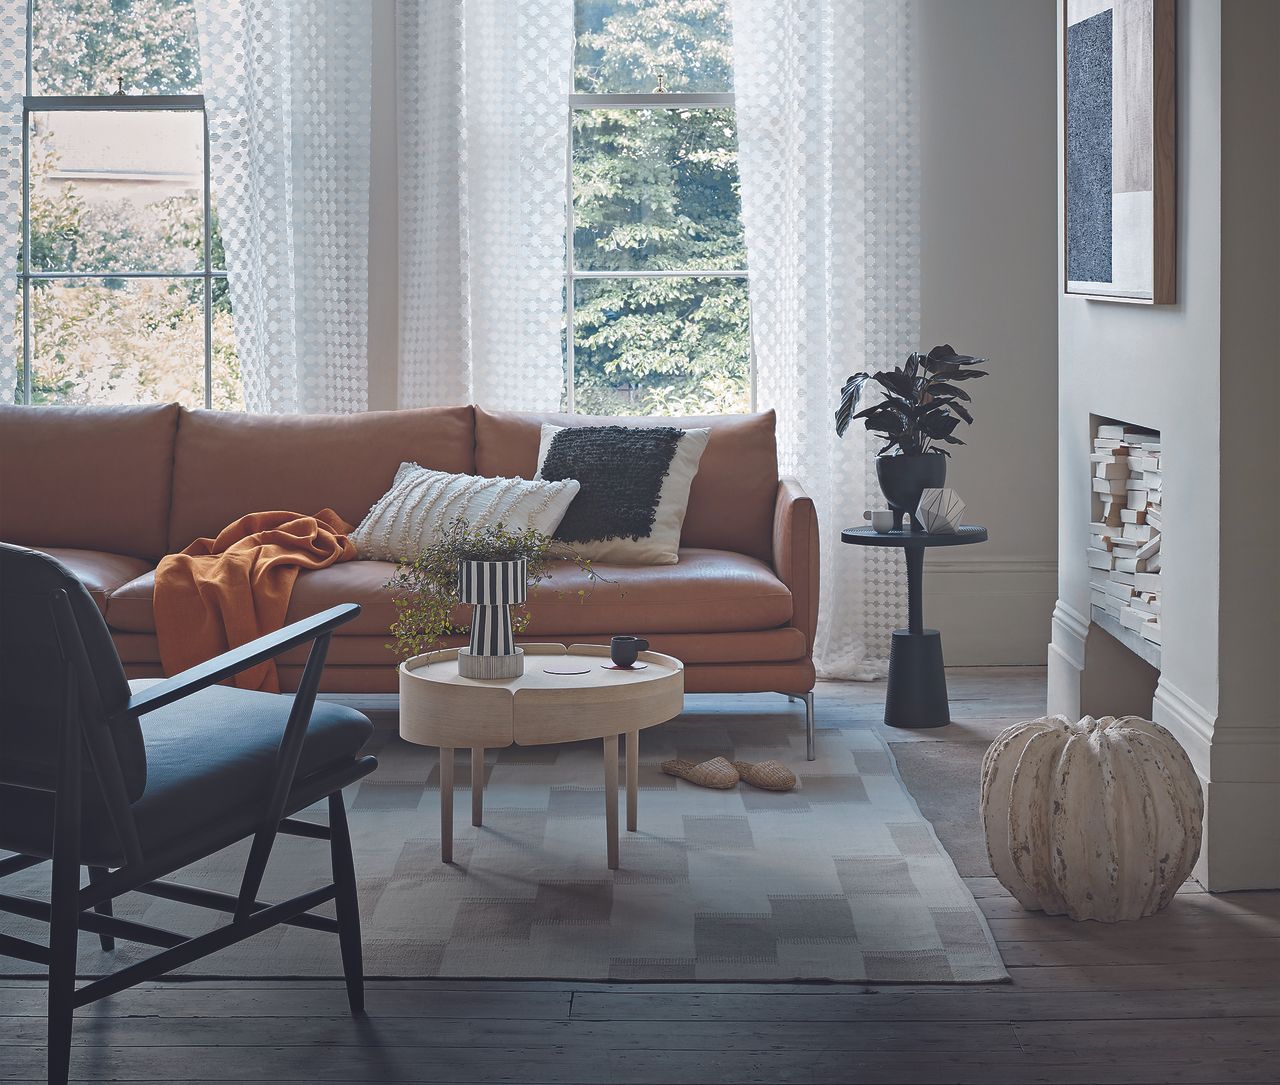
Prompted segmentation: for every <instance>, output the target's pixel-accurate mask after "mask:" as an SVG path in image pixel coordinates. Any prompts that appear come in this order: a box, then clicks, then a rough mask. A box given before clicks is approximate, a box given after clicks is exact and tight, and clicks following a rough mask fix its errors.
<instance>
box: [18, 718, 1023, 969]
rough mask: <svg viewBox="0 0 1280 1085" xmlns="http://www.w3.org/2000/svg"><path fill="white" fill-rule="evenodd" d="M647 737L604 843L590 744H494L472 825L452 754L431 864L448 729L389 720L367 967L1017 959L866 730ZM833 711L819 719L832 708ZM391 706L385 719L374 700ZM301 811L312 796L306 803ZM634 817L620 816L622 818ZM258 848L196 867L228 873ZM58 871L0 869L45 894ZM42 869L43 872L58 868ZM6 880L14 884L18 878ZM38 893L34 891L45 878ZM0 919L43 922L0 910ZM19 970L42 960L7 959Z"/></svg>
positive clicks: (222, 963) (178, 925)
mask: <svg viewBox="0 0 1280 1085" xmlns="http://www.w3.org/2000/svg"><path fill="white" fill-rule="evenodd" d="M688 703H689V706H690V710H689V711H687V712H686V713H685V714H684V715H683V716H681V717H679V718H678V719H676V720H674V721H672V722H671V723H668V724H666V725H664V726H662V727H657V728H653V729H651V730H649V731H646V732H644V733H643V734H642V735H641V747H640V752H641V766H640V804H639V832H636V833H627V832H625V831H624V832H623V833H622V837H623V839H622V843H621V868H620V869H619V870H617V871H613V872H611V871H609V870H608V868H607V866H606V862H605V839H604V835H605V834H604V814H603V807H604V790H603V783H602V770H601V758H600V745H599V743H597V742H591V743H580V744H575V745H564V746H545V747H532V748H519V747H513V748H510V749H506V750H500V751H492V750H491V751H489V755H488V760H487V764H486V776H487V781H488V782H487V786H486V790H485V824H484V826H483V827H481V828H478V829H477V828H473V827H472V826H471V825H470V823H469V822H470V817H469V813H470V795H469V780H470V770H469V764H468V755H466V754H459V757H458V763H457V772H456V779H457V781H458V784H457V791H458V793H457V795H456V805H455V846H454V858H455V862H454V863H453V864H452V865H449V866H446V865H444V864H442V863H441V862H440V840H439V813H438V802H439V765H438V763H437V758H436V753H435V751H434V750H430V749H425V748H421V747H415V746H410V745H408V744H406V743H404V742H402V741H401V740H400V739H399V737H398V736H397V735H396V734H395V732H394V729H393V728H392V727H380V728H379V731H378V733H377V734H376V735H375V737H374V740H373V750H372V752H374V753H376V754H377V755H378V757H379V759H380V762H381V764H380V767H379V769H378V771H377V772H376V773H374V774H373V776H371V777H369V778H367V779H366V780H364V781H363V782H362V783H361V784H359V785H358V786H357V787H355V788H353V789H352V790H351V792H350V793H349V794H348V796H347V801H348V805H349V807H350V811H351V821H352V831H353V836H354V842H355V850H356V867H357V872H358V875H359V878H360V883H361V893H360V896H361V913H362V916H363V921H364V936H365V938H364V941H365V965H366V971H367V973H368V974H369V975H370V976H393V977H470V978H517V977H540V978H548V979H575V980H624V981H642V980H659V981H668V982H670V981H680V980H700V981H709V980H729V981H732V980H740V981H755V982H762V981H763V982H768V981H795V980H828V981H844V982H873V983H987V982H998V981H1001V980H1005V979H1007V978H1008V974H1007V973H1006V972H1005V970H1004V967H1003V965H1002V963H1001V960H1000V957H999V954H998V953H997V951H996V948H995V945H994V943H993V941H992V938H991V935H990V932H989V930H988V929H987V926H986V923H985V921H984V920H983V918H982V914H981V912H980V911H979V909H978V907H977V905H976V903H975V902H974V899H973V897H972V895H971V894H970V893H969V891H968V889H966V887H965V885H964V883H963V882H962V881H961V880H960V878H959V876H958V875H957V873H956V870H955V867H954V865H953V864H952V862H951V859H950V858H949V857H948V856H947V854H946V852H945V851H944V850H943V849H942V847H941V846H940V845H939V843H938V841H937V838H936V837H935V836H934V833H933V830H932V828H931V827H930V825H929V823H928V822H927V821H925V820H924V819H923V818H922V817H921V815H920V812H919V810H918V809H917V807H916V804H915V802H914V800H913V799H912V798H911V796H910V795H909V794H908V793H907V792H906V790H905V789H904V787H903V786H902V783H901V782H900V780H899V779H898V776H897V774H896V771H895V767H894V764H893V759H892V757H891V755H890V753H889V750H888V748H887V747H886V746H885V745H884V743H883V742H882V741H881V740H880V738H879V737H878V736H877V735H876V734H875V733H874V732H873V731H872V730H870V729H868V728H866V727H857V726H850V727H848V728H827V729H825V730H820V731H819V742H818V750H819V759H818V760H817V761H815V762H807V761H805V759H804V732H803V724H802V718H801V716H800V714H799V713H798V712H797V711H795V710H794V709H793V710H791V711H788V710H787V708H786V705H785V702H783V701H781V699H780V698H772V699H763V698H761V699H752V700H749V701H748V700H746V699H733V698H714V699H713V698H695V699H690V701H689V702H688ZM820 718H821V717H820ZM384 722H386V721H384ZM717 755H721V756H725V757H728V758H730V759H731V760H732V759H739V760H748V761H758V760H764V759H766V758H777V759H779V760H781V761H783V762H785V763H786V764H787V765H789V766H790V767H791V768H793V769H794V770H795V771H796V773H797V774H798V775H799V777H800V786H799V787H798V788H797V789H796V790H795V791H793V792H790V793H787V794H773V793H769V792H764V791H757V790H754V789H752V788H750V787H748V786H747V785H745V784H743V785H740V786H739V787H738V788H737V789H736V790H733V791H727V792H720V791H708V790H704V789H701V788H697V787H694V786H692V785H691V784H688V783H685V782H684V781H677V780H675V779H673V778H672V777H669V776H665V775H663V774H662V773H661V771H660V770H659V767H658V766H659V763H660V762H661V761H663V760H665V759H667V758H670V757H682V758H684V759H686V760H689V761H693V762H698V761H702V760H705V759H706V758H709V757H714V756H717ZM304 816H308V815H304ZM623 824H624V825H625V820H624V821H623ZM244 853H245V849H244V848H243V847H236V848H232V849H228V850H227V851H225V852H222V853H220V854H218V855H216V856H214V857H212V858H210V859H209V860H206V861H205V862H203V863H200V864H198V865H197V866H195V867H193V868H191V869H190V870H188V871H187V872H186V873H185V874H184V880H187V881H189V882H192V883H193V884H198V885H207V886H210V887H213V888H218V889H222V890H225V891H230V892H234V891H235V888H236V885H237V879H238V876H239V871H240V870H241V866H242V863H243V859H244ZM327 864H328V849H327V846H326V845H325V844H324V843H323V842H319V841H307V840H300V839H297V838H285V837H282V838H280V839H279V841H278V842H277V844H276V852H275V854H274V855H273V857H272V862H271V865H270V868H269V871H268V878H267V882H266V884H265V886H264V891H263V896H264V898H266V899H271V898H272V897H277V898H278V897H279V896H280V895H283V894H288V893H293V892H298V891H301V890H303V889H305V888H307V887H309V886H311V885H315V884H317V882H318V880H319V879H320V878H323V877H324V876H325V875H326V873H327ZM47 872H48V868H47V867H40V868H37V871H33V872H27V873H25V874H23V875H19V876H17V877H14V878H11V879H8V883H7V884H8V885H9V886H15V885H16V884H20V883H23V882H25V885H22V888H25V889H27V890H28V891H31V890H33V889H35V888H37V887H39V888H40V889H41V890H43V889H44V888H45V885H41V884H40V883H41V882H44V880H45V879H47V877H48V873H47ZM46 884H47V883H46ZM10 891H12V890H10ZM41 895H43V892H42V893H41ZM116 906H117V910H118V911H117V914H120V915H124V916H127V917H129V918H139V919H142V920H144V921H146V922H148V923H155V924H158V925H161V926H169V927H172V928H173V929H178V930H182V931H188V932H190V933H196V932H198V931H200V930H203V929H207V927H208V925H209V923H208V921H207V920H205V918H204V914H203V913H201V912H198V911H196V910H194V909H184V908H183V907H182V906H180V905H175V904H173V903H170V902H167V901H159V900H154V899H150V898H145V897H137V896H134V897H129V898H124V899H122V900H120V901H118V902H117V905H116ZM0 929H5V930H10V931H11V932H12V933H19V934H22V933H25V934H27V935H28V936H30V935H31V934H32V933H33V932H34V931H37V930H38V931H39V937H40V938H41V940H42V939H43V929H42V928H34V927H32V926H29V925H27V924H26V923H25V922H24V921H21V920H17V919H13V918H12V917H8V916H4V917H0ZM118 946H119V948H118V949H117V950H116V951H115V953H114V954H111V955H106V954H102V953H100V952H99V950H98V946H97V939H96V938H95V937H93V936H82V938H81V947H82V948H81V958H80V964H81V969H82V971H83V972H84V973H85V974H90V975H91V974H98V973H101V972H103V971H109V970H111V969H113V968H115V967H118V966H119V965H121V964H123V963H126V962H127V961H129V960H133V959H136V958H137V957H139V956H141V955H144V954H145V953H146V952H148V951H146V950H145V949H143V948H142V947H133V946H130V945H128V944H126V943H118ZM5 963H7V964H9V965H10V967H9V968H8V971H10V972H26V971H27V970H28V968H29V966H24V965H21V964H16V963H14V962H5ZM190 972H191V974H193V975H202V976H237V977H241V976H254V977H300V976H307V977H310V976H334V975H337V974H340V965H339V962H338V947H337V943H336V939H334V938H332V937H331V936H327V935H323V934H317V933H315V932H311V931H305V930H299V929H295V928H276V929H275V930H272V931H268V932H266V933H265V934H262V935H259V936H258V937H256V938H254V939H252V940H250V941H248V942H246V943H242V944H241V945H239V946H236V947H232V948H231V949H228V950H224V951H223V952H221V953H219V954H217V955H216V956H213V957H210V958H208V959H206V960H205V961H202V962H199V963H198V964H197V965H196V966H194V967H193V968H192V969H191V970H190Z"/></svg>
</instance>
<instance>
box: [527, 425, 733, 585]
mask: <svg viewBox="0 0 1280 1085" xmlns="http://www.w3.org/2000/svg"><path fill="white" fill-rule="evenodd" d="M710 437H711V431H710V430H709V429H687V430H686V429H677V428H675V427H670V426H570V427H561V426H551V425H545V424H544V425H543V427H542V439H541V441H540V443H539V447H538V473H537V475H535V476H534V477H535V478H539V479H549V480H557V479H568V478H570V477H572V478H575V479H577V480H578V481H579V483H580V484H581V487H582V488H581V490H580V491H579V493H578V496H577V497H576V498H574V501H573V504H572V505H571V506H570V507H569V511H568V512H567V513H565V516H564V519H563V520H561V521H560V526H559V528H557V530H556V538H558V539H562V540H564V541H565V542H567V543H569V544H570V545H571V546H572V547H573V548H574V550H575V551H577V553H578V554H579V555H580V556H582V557H584V558H590V559H592V560H593V561H610V562H615V563H617V564H619V565H674V564H675V563H676V562H677V561H679V560H680V553H679V551H680V528H681V527H682V526H683V525H684V514H685V510H686V509H687V508H688V507H689V487H690V486H692V485H693V476H694V475H696V474H697V473H698V463H699V461H700V460H701V459H702V453H703V450H704V449H705V448H706V447H707V441H708V440H709V439H710Z"/></svg>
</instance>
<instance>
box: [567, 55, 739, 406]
mask: <svg viewBox="0 0 1280 1085" xmlns="http://www.w3.org/2000/svg"><path fill="white" fill-rule="evenodd" d="M574 45H575V47H576V45H577V41H576V34H575V41H574ZM575 55H576V54H575ZM572 79H573V73H572V72H571V73H570V80H571V83H570V85H572ZM568 106H569V108H568V118H569V131H568V138H567V139H566V141H565V148H566V149H565V204H566V216H565V235H564V236H565V246H564V250H565V294H564V297H565V302H564V309H565V337H564V339H565V364H564V368H565V410H566V413H568V414H577V413H578V412H577V404H576V396H577V392H576V389H575V387H574V386H575V384H576V371H575V368H574V339H575V337H576V327H575V325H574V286H575V285H576V283H577V282H578V281H579V280H582V281H589V280H592V279H739V280H741V281H743V282H747V281H748V279H749V273H748V269H747V268H745V267H744V268H738V269H734V270H731V271H725V270H716V271H708V270H699V269H696V268H695V269H686V268H681V269H679V270H677V271H621V270H619V271H588V270H586V269H582V270H579V269H578V268H577V267H575V265H574V230H575V228H576V227H575V223H574V214H573V131H574V125H573V120H574V114H575V113H578V112H581V111H586V110H597V109H599V110H604V109H609V110H617V109H637V110H638V109H676V110H679V109H731V110H734V119H735V123H736V120H737V104H736V102H735V98H734V94H733V92H732V91H724V92H717V91H660V92H656V93H649V94H588V93H578V92H571V93H570V94H569V96H568ZM747 369H748V384H749V386H750V387H749V392H750V405H751V410H752V411H754V410H755V409H756V355H755V341H754V337H753V336H752V334H751V299H750V291H749V289H748V298H747Z"/></svg>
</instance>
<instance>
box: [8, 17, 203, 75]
mask: <svg viewBox="0 0 1280 1085" xmlns="http://www.w3.org/2000/svg"><path fill="white" fill-rule="evenodd" d="M31 30H32V42H31V45H32V48H31V81H32V93H33V94H112V93H114V92H115V90H116V88H117V87H118V86H121V85H122V86H123V87H124V90H125V92H126V93H128V94H199V93H200V52H199V47H198V44H197V38H196V9H195V0H36V3H35V13H34V18H33V20H32V27H31Z"/></svg>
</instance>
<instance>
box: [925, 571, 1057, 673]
mask: <svg viewBox="0 0 1280 1085" xmlns="http://www.w3.org/2000/svg"><path fill="white" fill-rule="evenodd" d="M936 554H937V551H935V552H934V553H931V554H929V556H928V557H927V558H926V559H925V563H924V622H925V625H926V626H928V627H929V628H930V629H937V630H940V631H941V633H942V645H943V651H944V653H945V655H946V660H947V664H948V666H953V667H1011V666H1044V662H1045V652H1046V649H1047V646H1048V643H1049V619H1050V616H1051V614H1052V613H1053V605H1054V601H1055V600H1056V599H1057V595H1058V563H1057V562H1056V561H1054V560H1053V559H1051V558H1016V557H1011V558H993V559H975V560H966V559H965V558H963V557H959V556H957V557H946V558H942V557H938V556H935V555H936Z"/></svg>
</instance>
